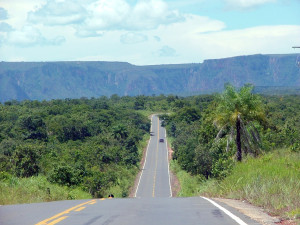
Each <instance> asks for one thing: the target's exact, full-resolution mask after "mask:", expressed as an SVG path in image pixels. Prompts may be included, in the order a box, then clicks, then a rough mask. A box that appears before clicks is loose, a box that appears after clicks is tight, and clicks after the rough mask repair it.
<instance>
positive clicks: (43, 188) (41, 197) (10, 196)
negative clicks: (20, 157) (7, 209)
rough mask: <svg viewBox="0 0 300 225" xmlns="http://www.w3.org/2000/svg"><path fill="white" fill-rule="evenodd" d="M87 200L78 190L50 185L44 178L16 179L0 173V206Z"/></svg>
mask: <svg viewBox="0 0 300 225" xmlns="http://www.w3.org/2000/svg"><path fill="white" fill-rule="evenodd" d="M89 198H91V195H90V194H89V193H86V192H84V191H82V190H81V189H80V188H70V187H63V186H60V185H58V184H51V183H50V182H48V181H47V178H46V177H44V176H37V177H29V178H18V177H15V176H12V175H10V174H8V173H5V172H0V205H7V204H22V203H34V202H45V201H57V200H65V199H89Z"/></svg>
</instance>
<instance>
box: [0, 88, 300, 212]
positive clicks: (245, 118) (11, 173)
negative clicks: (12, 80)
mask: <svg viewBox="0 0 300 225" xmlns="http://www.w3.org/2000/svg"><path fill="white" fill-rule="evenodd" d="M251 91H252V86H249V85H246V86H244V87H242V88H241V89H238V90H236V89H235V88H233V87H232V86H230V85H228V86H226V88H225V91H224V93H223V94H220V95H200V96H191V97H184V98H183V97H178V96H175V95H168V96H165V95H159V96H143V95H140V96H136V97H128V96H125V97H119V96H118V95H112V96H111V97H110V98H107V97H100V98H92V99H87V98H81V99H65V100H51V101H42V102H39V101H23V102H18V101H8V102H5V103H4V104H0V188H1V189H0V191H1V192H0V198H1V202H0V204H12V203H23V202H36V201H50V200H58V199H73V198H76V199H77V198H89V197H103V196H104V197H105V196H107V195H108V194H110V193H113V194H114V195H115V196H116V197H126V196H128V191H129V189H130V187H131V186H132V185H133V182H134V179H135V176H136V174H137V172H138V170H139V162H140V159H141V156H142V150H143V149H144V148H145V146H146V144H147V140H148V138H149V128H150V120H149V116H150V115H151V114H152V113H153V112H160V113H161V116H160V117H161V119H162V120H163V121H162V124H163V126H165V127H166V129H167V132H168V139H169V140H170V141H171V145H172V148H173V150H174V154H173V161H172V162H171V165H170V167H171V169H172V170H173V171H174V172H175V173H176V174H177V176H178V179H179V181H180V184H181V188H182V189H181V191H180V192H179V196H194V195H208V196H222V197H230V198H238V199H243V200H244V199H245V200H247V201H249V202H252V203H254V204H257V205H260V206H263V207H266V208H268V210H269V211H270V212H271V213H273V214H276V215H281V216H283V217H284V216H286V217H290V218H293V217H298V216H299V211H300V208H299V202H300V191H299V190H300V188H299V174H300V173H299V170H300V168H299V167H300V166H299V164H300V156H299V154H300V138H299V137H300V98H299V96H297V95H283V96H280V95H278V96H258V95H257V94H252V93H251ZM237 120H239V121H240V128H239V131H238V129H236V128H237V126H236V124H237ZM239 132H240V135H239V136H240V142H239V143H238V142H237V140H238V138H237V136H238V133H239ZM239 144H240V146H238V145H239ZM237 149H238V151H237ZM239 149H240V150H239ZM237 152H239V154H238V157H237V154H236V153H237ZM239 160H240V161H241V162H238V161H239ZM24 187H26V188H24ZM26 190H28V191H26ZM49 192H50V194H49ZM32 193H38V194H36V196H34V197H33V195H32ZM14 196H16V197H14Z"/></svg>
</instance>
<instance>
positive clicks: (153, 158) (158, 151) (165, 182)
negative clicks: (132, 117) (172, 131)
mask: <svg viewBox="0 0 300 225" xmlns="http://www.w3.org/2000/svg"><path fill="white" fill-rule="evenodd" d="M151 121H152V124H151V138H150V141H149V143H148V147H147V152H146V159H145V163H144V167H143V171H142V173H141V177H140V180H139V184H138V187H137V190H136V195H135V196H136V197H138V198H145V197H171V193H172V191H171V186H170V176H169V162H168V148H167V141H166V130H165V129H164V128H163V127H161V125H160V121H159V118H158V117H157V116H153V117H152V119H151ZM160 140H163V141H162V142H160Z"/></svg>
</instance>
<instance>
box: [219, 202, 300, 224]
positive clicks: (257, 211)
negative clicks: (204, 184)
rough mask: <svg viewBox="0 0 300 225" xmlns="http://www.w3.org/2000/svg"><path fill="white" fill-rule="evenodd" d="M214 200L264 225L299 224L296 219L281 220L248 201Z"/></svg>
mask: <svg viewBox="0 0 300 225" xmlns="http://www.w3.org/2000/svg"><path fill="white" fill-rule="evenodd" d="M213 200H215V201H217V202H223V203H225V204H227V205H229V206H231V207H232V208H235V209H237V210H238V211H239V212H241V213H242V214H244V215H246V216H248V217H250V218H251V219H253V220H255V221H257V222H259V223H261V224H263V225H297V224H298V223H297V222H296V221H291V220H281V219H280V218H278V217H273V216H270V215H269V214H268V213H266V212H265V210H264V209H262V208H260V207H257V206H254V205H251V204H250V203H248V202H246V201H241V200H234V199H224V198H213Z"/></svg>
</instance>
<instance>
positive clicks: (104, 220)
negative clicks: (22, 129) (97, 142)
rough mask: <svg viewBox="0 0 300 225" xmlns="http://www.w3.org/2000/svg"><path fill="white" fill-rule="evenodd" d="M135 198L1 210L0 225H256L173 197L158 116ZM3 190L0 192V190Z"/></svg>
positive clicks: (219, 207)
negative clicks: (160, 140)
mask: <svg viewBox="0 0 300 225" xmlns="http://www.w3.org/2000/svg"><path fill="white" fill-rule="evenodd" d="M152 132H153V133H152V134H153V136H151V140H150V141H149V144H148V149H147V156H146V161H145V165H144V168H143V172H142V175H141V177H140V182H139V185H138V188H137V191H136V198H127V199H92V200H75V201H57V202H49V203H34V204H22V205H9V206H0V225H42V224H47V225H54V224H58V225H108V224H111V225H126V224H130V225H135V224H136V225H167V224H171V225H182V224H184V225H194V224H203V225H210V224H211V225H219V224H220V225H236V224H240V225H246V224H248V225H257V224H258V223H257V222H254V221H252V220H251V219H250V218H248V217H246V216H245V215H242V214H240V213H239V212H238V211H236V210H235V209H233V208H230V207H228V206H225V205H223V204H222V203H216V202H213V201H211V200H210V199H206V198H201V197H193V198H171V190H170V182H169V171H168V159H167V147H166V142H165V141H164V142H159V139H161V138H163V139H164V140H165V130H164V128H162V127H160V125H159V120H158V118H157V117H156V116H154V117H153V119H152ZM0 191H1V190H0Z"/></svg>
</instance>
